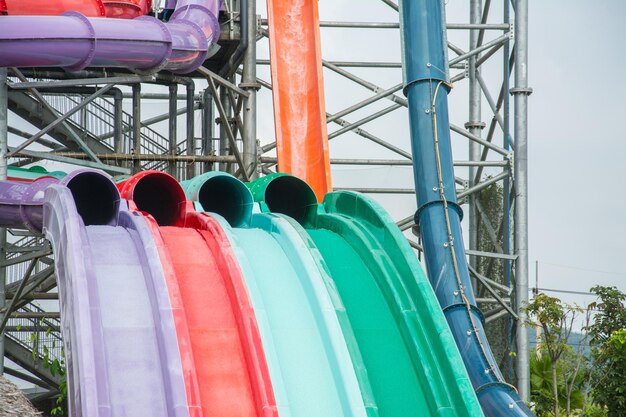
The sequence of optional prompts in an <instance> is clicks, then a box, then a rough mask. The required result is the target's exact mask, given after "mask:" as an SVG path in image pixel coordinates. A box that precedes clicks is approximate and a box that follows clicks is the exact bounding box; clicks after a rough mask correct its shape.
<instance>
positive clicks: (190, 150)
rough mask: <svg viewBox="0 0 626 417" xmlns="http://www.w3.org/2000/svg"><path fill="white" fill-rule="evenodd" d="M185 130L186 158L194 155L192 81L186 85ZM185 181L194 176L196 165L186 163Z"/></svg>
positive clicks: (194, 86)
mask: <svg viewBox="0 0 626 417" xmlns="http://www.w3.org/2000/svg"><path fill="white" fill-rule="evenodd" d="M186 88H187V119H186V122H187V129H186V134H187V137H186V142H187V156H194V155H195V154H196V138H195V123H194V97H195V90H196V85H195V83H194V82H193V81H192V80H189V82H188V83H187V87H186ZM186 175H187V178H186V179H191V178H193V177H195V176H196V164H195V163H193V162H192V163H188V164H187V169H186Z"/></svg>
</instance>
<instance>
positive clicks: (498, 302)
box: [476, 298, 511, 305]
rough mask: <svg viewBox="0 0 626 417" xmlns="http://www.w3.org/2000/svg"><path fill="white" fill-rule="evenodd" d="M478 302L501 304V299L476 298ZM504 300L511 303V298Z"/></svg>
mask: <svg viewBox="0 0 626 417" xmlns="http://www.w3.org/2000/svg"><path fill="white" fill-rule="evenodd" d="M476 302H477V303H483V304H500V301H498V300H496V299H495V298H476ZM504 302H505V303H507V304H508V305H510V304H511V302H510V301H509V300H504Z"/></svg>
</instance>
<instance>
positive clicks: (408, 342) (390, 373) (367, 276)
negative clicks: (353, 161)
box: [250, 175, 483, 417]
mask: <svg viewBox="0 0 626 417" xmlns="http://www.w3.org/2000/svg"><path fill="white" fill-rule="evenodd" d="M270 177H272V176H268V177H264V180H263V181H259V182H256V183H252V184H251V185H250V188H251V190H252V191H253V194H254V197H255V200H257V201H259V202H260V203H261V207H262V209H263V210H269V211H273V212H282V213H285V214H289V215H291V216H293V217H294V219H296V220H298V221H299V222H300V223H301V224H302V225H303V226H304V228H305V229H306V231H307V232H308V234H309V235H310V237H311V238H312V240H313V242H314V243H315V245H316V247H317V248H318V249H319V251H320V253H321V255H322V256H323V258H324V261H325V264H326V267H327V268H328V270H329V271H330V276H331V277H332V281H333V282H334V285H335V286H336V288H337V290H338V293H339V296H340V297H341V301H342V302H343V305H344V306H345V309H346V312H347V316H348V320H349V322H350V325H351V328H352V329H353V331H354V335H355V337H356V341H357V343H358V347H359V351H360V354H361V358H362V361H363V365H364V366H365V371H366V374H367V375H368V377H369V382H370V384H371V389H372V395H373V397H374V401H375V403H376V406H377V408H378V413H379V415H380V416H382V417H387V416H389V417H391V416H394V417H395V416H398V415H402V416H407V417H410V416H433V417H434V416H438V417H444V416H445V417H448V416H450V417H452V416H459V417H460V416H467V417H469V416H472V417H475V416H482V415H483V413H482V411H481V409H480V406H479V404H478V400H477V399H476V396H475V394H474V392H473V390H472V387H471V383H470V381H469V378H468V376H467V372H466V371H465V368H464V366H463V362H462V360H461V357H460V354H459V351H458V349H457V347H456V345H455V344H454V341H453V338H452V334H451V333H450V330H449V327H448V325H447V323H446V321H445V318H444V316H443V313H442V312H441V309H440V307H439V304H438V303H437V300H436V298H435V295H434V293H433V291H432V288H431V287H430V284H429V282H428V280H427V279H426V277H425V275H424V273H423V271H422V269H421V267H420V265H419V262H418V261H417V259H416V257H415V254H414V253H413V251H412V250H411V248H410V246H409V245H408V243H407V242H406V239H405V237H404V236H403V235H402V233H401V232H400V231H399V229H398V228H397V227H396V226H395V223H394V222H393V221H392V220H391V218H390V217H389V215H388V214H387V213H386V212H385V211H384V210H383V209H382V208H381V207H380V206H378V204H376V203H375V202H373V201H372V200H369V199H368V198H366V197H364V196H362V195H360V194H358V193H349V192H337V193H330V194H328V195H327V196H326V198H325V199H324V203H323V204H322V205H320V206H318V205H317V204H316V203H315V200H314V196H313V199H311V196H312V195H313V193H312V191H310V189H309V187H308V186H307V185H306V184H305V183H304V182H302V181H301V180H299V179H297V178H295V177H290V176H285V175H276V176H274V177H273V178H270ZM294 190H295V191H294ZM353 365H354V366H357V364H356V363H355V362H354V359H353ZM357 375H358V373H357Z"/></svg>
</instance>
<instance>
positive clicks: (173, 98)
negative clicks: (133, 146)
mask: <svg viewBox="0 0 626 417" xmlns="http://www.w3.org/2000/svg"><path fill="white" fill-rule="evenodd" d="M177 96H178V84H176V83H172V84H170V98H169V103H170V110H169V113H170V118H169V124H168V135H167V137H168V138H169V147H170V149H169V151H170V152H169V153H170V155H171V156H174V155H176V141H177V139H176V128H177V126H176V122H177V119H178V115H177V113H176V111H177V110H178V109H177V104H178V103H177V100H178V97H177ZM167 172H168V173H169V174H170V175H171V176H173V177H176V162H175V161H170V162H168V163H167Z"/></svg>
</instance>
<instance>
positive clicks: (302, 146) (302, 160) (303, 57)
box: [267, 0, 332, 201]
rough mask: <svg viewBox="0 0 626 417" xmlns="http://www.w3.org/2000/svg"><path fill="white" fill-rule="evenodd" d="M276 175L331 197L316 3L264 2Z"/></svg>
mask: <svg viewBox="0 0 626 417" xmlns="http://www.w3.org/2000/svg"><path fill="white" fill-rule="evenodd" d="M267 12H268V20H269V32H270V54H271V60H272V85H273V87H272V90H273V95H274V121H275V126H276V145H277V153H278V169H279V170H280V171H281V172H286V173H289V174H293V175H295V176H297V177H299V178H301V179H303V180H305V181H306V182H307V183H308V184H309V185H310V186H311V188H313V190H314V191H315V194H316V195H317V198H318V200H319V201H321V200H322V199H323V198H324V195H325V194H326V193H327V192H329V191H332V186H331V175H330V160H329V156H328V132H327V129H326V108H325V103H324V80H323V76H322V54H321V50H320V33H319V15H318V9H317V1H302V0H298V1H285V0H267Z"/></svg>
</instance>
